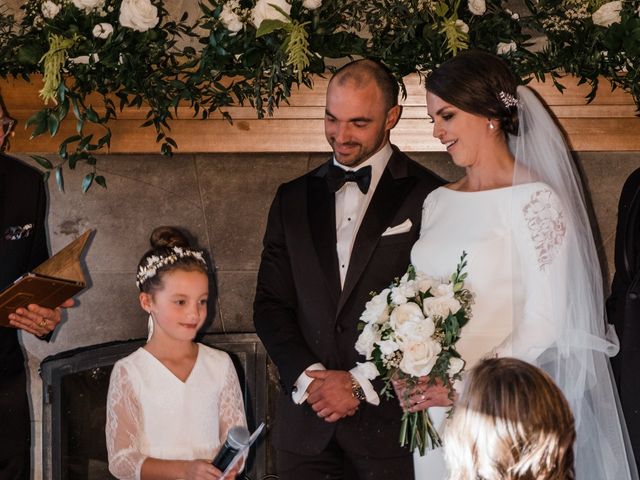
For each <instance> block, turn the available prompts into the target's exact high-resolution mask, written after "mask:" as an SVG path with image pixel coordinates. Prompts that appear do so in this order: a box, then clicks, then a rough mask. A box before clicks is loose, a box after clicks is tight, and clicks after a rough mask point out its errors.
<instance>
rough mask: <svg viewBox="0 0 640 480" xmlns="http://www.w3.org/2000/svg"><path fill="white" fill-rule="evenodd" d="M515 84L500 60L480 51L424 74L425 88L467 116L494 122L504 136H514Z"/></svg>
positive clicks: (516, 82) (445, 63) (516, 117)
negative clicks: (425, 79)
mask: <svg viewBox="0 0 640 480" xmlns="http://www.w3.org/2000/svg"><path fill="white" fill-rule="evenodd" d="M518 83H519V80H518V78H517V77H516V76H515V74H514V73H513V72H512V71H511V69H510V68H509V66H508V65H507V64H506V63H505V62H504V61H503V60H502V59H501V58H500V57H498V56H496V55H493V54H491V53H488V52H484V51H482V50H467V51H465V52H462V53H460V54H458V55H457V56H455V57H453V58H451V59H449V60H447V61H446V62H444V63H442V65H440V66H439V67H438V68H436V69H435V70H434V71H433V72H432V73H431V74H430V75H428V76H427V81H426V88H427V90H428V91H429V92H431V93H433V94H435V95H437V96H438V97H440V98H441V99H442V100H444V101H445V102H447V103H450V104H451V105H454V106H455V107H457V108H459V109H461V110H463V111H465V112H467V113H472V114H474V115H479V116H482V117H487V118H494V119H496V120H497V121H498V122H499V123H500V128H501V129H502V131H503V132H504V133H509V134H512V135H517V134H518V107H517V105H516V102H515V99H516V98H517V93H516V88H517V86H518Z"/></svg>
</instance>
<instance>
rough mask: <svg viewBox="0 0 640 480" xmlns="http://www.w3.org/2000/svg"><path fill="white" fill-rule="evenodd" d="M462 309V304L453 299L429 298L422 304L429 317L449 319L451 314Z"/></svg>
mask: <svg viewBox="0 0 640 480" xmlns="http://www.w3.org/2000/svg"><path fill="white" fill-rule="evenodd" d="M460 307H461V305H460V302H459V301H458V300H456V299H455V298H453V297H429V298H425V299H424V302H423V304H422V309H423V311H424V314H425V315H426V316H427V317H442V318H447V317H448V316H449V313H456V312H457V311H458V310H460Z"/></svg>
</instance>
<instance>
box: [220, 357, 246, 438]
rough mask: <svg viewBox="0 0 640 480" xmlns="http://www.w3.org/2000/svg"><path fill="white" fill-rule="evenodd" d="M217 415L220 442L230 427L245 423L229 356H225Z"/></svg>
mask: <svg viewBox="0 0 640 480" xmlns="http://www.w3.org/2000/svg"><path fill="white" fill-rule="evenodd" d="M219 415H220V441H221V442H224V439H225V438H227V433H228V432H229V430H230V429H231V428H232V427H235V426H238V425H242V426H246V425H247V419H246V416H245V413H244V403H243V400H242V391H241V390H240V383H239V382H238V375H237V373H236V368H235V366H234V365H233V362H232V361H231V358H230V357H229V356H227V357H226V373H225V378H224V384H223V385H222V391H221V394H220V410H219Z"/></svg>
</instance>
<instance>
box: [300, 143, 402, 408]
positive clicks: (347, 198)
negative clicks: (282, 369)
mask: <svg viewBox="0 0 640 480" xmlns="http://www.w3.org/2000/svg"><path fill="white" fill-rule="evenodd" d="M392 153H393V149H392V148H391V145H390V144H389V143H388V142H387V144H386V145H385V146H384V147H382V148H381V149H380V150H379V151H378V152H376V153H375V154H374V155H372V156H371V158H369V159H368V160H366V161H365V162H363V163H361V164H360V165H358V167H357V168H349V167H345V166H344V165H342V164H340V163H338V161H337V160H336V159H335V157H334V159H333V164H334V165H336V166H337V167H340V168H342V169H344V170H359V169H360V168H363V167H366V166H369V165H370V166H371V184H370V185H369V190H368V191H367V193H366V194H365V193H362V192H361V191H360V188H359V187H358V185H357V184H356V183H355V182H345V184H344V185H343V186H342V187H341V188H340V190H338V191H337V192H336V193H335V205H336V251H337V253H338V268H339V271H340V287H341V288H342V287H344V280H345V278H346V277H347V271H348V270H349V261H350V259H351V251H352V250H353V243H354V242H355V239H356V234H357V233H358V230H359V228H360V225H361V223H362V219H363V217H364V214H365V212H366V211H367V207H368V206H369V202H370V201H371V197H373V193H374V192H375V190H376V187H377V186H378V183H379V182H380V178H381V177H382V174H383V173H384V169H385V168H386V167H387V163H389V159H390V158H391V154H392ZM363 308H364V306H363ZM354 348H355V347H354ZM307 370H325V367H324V365H322V364H321V363H314V364H313V365H311V366H309V368H307ZM349 373H351V375H352V376H353V378H355V379H356V381H357V382H358V383H359V384H360V386H361V387H362V390H363V391H364V394H365V397H366V399H367V402H368V403H371V404H373V405H378V404H379V403H380V398H379V397H378V394H377V393H376V391H375V389H374V388H373V385H371V382H370V381H369V380H370V379H368V378H367V377H366V376H365V375H363V373H362V372H361V371H360V369H359V368H358V366H355V367H354V368H352V369H351V370H350V371H349ZM312 380H313V379H312V378H311V377H309V376H307V375H306V374H305V373H304V372H302V374H301V375H300V376H299V377H298V380H297V381H296V384H295V388H294V392H293V394H292V398H293V401H294V402H295V403H298V404H301V403H303V402H304V401H305V400H306V399H307V397H308V394H307V388H308V387H309V385H310V384H311V381H312Z"/></svg>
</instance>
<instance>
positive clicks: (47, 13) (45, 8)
mask: <svg viewBox="0 0 640 480" xmlns="http://www.w3.org/2000/svg"><path fill="white" fill-rule="evenodd" d="M41 10H42V15H43V16H44V18H53V17H55V16H56V15H58V13H60V6H59V5H57V4H55V3H53V2H52V1H50V0H47V1H46V2H44V3H43V4H42V7H41Z"/></svg>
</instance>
